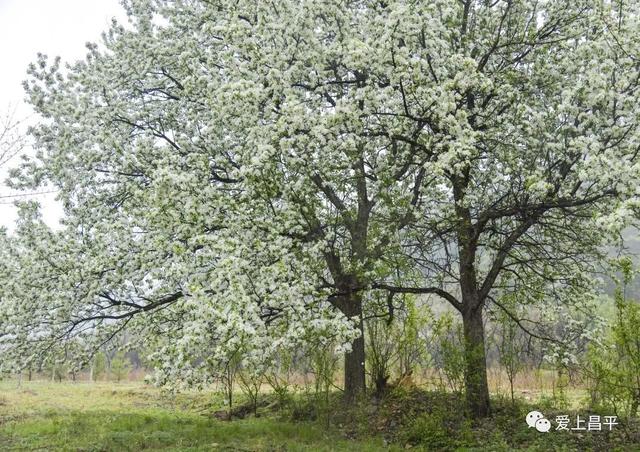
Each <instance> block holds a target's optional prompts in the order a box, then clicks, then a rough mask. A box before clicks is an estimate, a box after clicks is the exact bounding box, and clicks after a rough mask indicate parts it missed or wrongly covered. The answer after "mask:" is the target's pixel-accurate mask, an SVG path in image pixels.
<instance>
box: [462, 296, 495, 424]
mask: <svg viewBox="0 0 640 452" xmlns="http://www.w3.org/2000/svg"><path fill="white" fill-rule="evenodd" d="M462 324H463V329H464V356H465V390H466V399H467V407H468V410H469V414H470V415H471V416H472V418H474V419H477V418H483V417H487V416H488V415H489V411H490V403H489V384H488V382H487V360H486V355H485V344H484V325H483V322H482V307H481V306H479V307H477V308H476V309H468V310H466V311H465V312H464V313H463V315H462Z"/></svg>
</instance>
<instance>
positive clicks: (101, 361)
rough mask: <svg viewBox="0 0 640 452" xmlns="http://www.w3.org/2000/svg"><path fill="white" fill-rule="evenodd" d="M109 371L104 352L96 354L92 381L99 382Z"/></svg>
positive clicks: (92, 368)
mask: <svg viewBox="0 0 640 452" xmlns="http://www.w3.org/2000/svg"><path fill="white" fill-rule="evenodd" d="M106 371H107V358H106V356H105V355H104V353H102V352H98V353H96V355H95V356H94V357H93V361H92V363H91V379H92V380H93V381H99V380H100V378H102V376H104V374H105V373H106Z"/></svg>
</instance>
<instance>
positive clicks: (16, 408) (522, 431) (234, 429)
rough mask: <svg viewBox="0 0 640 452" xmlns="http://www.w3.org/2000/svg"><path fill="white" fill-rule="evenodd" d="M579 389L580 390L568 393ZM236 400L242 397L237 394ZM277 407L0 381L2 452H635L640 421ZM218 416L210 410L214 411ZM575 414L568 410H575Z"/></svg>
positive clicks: (387, 407) (508, 407)
mask: <svg viewBox="0 0 640 452" xmlns="http://www.w3.org/2000/svg"><path fill="white" fill-rule="evenodd" d="M580 398H581V395H580V394H579V393H576V394H574V395H573V397H570V399H572V401H571V402H577V401H578V400H579V399H580ZM238 399H240V402H241V399H242V398H241V396H240V395H238ZM296 400H297V401H294V402H293V403H292V406H287V407H285V408H282V407H275V404H274V396H273V394H264V396H263V403H262V405H261V408H260V410H259V414H260V415H259V416H258V417H255V416H253V415H252V414H250V415H247V416H245V417H244V418H243V419H235V418H234V419H233V420H232V421H226V420H221V419H219V417H220V410H221V409H223V404H222V402H221V398H220V396H219V395H216V394H215V393H196V392H193V393H189V392H187V393H180V394H178V395H170V394H166V393H162V392H161V391H160V390H159V389H157V388H153V387H150V386H146V385H144V384H142V383H86V382H78V383H71V382H62V383H53V382H50V381H46V382H45V381H34V382H23V383H22V384H21V385H20V386H18V384H17V382H16V381H2V382H0V451H23V450H24V451H36V450H40V451H138V450H180V451H189V450H193V451H196V450H200V451H210V450H211V451H217V450H229V451H231V450H233V451H382V450H384V451H394V450H406V449H412V450H459V451H486V450H488V451H511V450H531V451H548V450H558V451H574V450H576V451H586V450H593V451H598V452H599V451H605V450H606V451H609V450H619V451H627V450H629V451H640V434H639V433H640V431H639V430H638V424H637V422H635V421H634V422H635V423H627V424H626V425H624V426H621V428H620V429H617V430H616V431H615V432H595V433H574V432H549V433H547V434H544V433H539V432H536V431H535V429H530V428H527V426H526V424H525V422H524V416H525V415H526V413H527V412H528V411H530V410H532V409H541V410H542V411H544V413H545V414H546V415H547V416H549V419H553V416H555V415H557V414H560V413H561V412H568V413H573V414H574V415H575V414H576V413H585V411H584V410H583V409H580V408H579V407H578V408H571V407H570V405H573V403H571V402H570V403H569V404H567V406H565V408H564V409H557V408H554V405H553V403H551V402H550V401H549V400H547V401H546V402H545V400H544V399H539V400H536V401H532V402H527V401H526V400H522V399H521V400H520V401H519V402H518V403H517V404H516V405H512V404H511V403H510V402H509V401H508V400H507V399H506V398H503V397H502V398H501V397H498V398H496V399H495V400H494V403H493V405H494V413H493V415H492V417H491V418H489V419H486V420H483V421H482V422H472V421H470V420H469V419H467V418H465V416H464V414H463V412H464V408H463V406H464V404H463V402H462V399H461V397H460V396H459V395H455V394H452V393H441V392H440V393H438V392H435V391H425V390H422V389H417V388H410V389H402V388H399V389H397V390H395V391H393V392H392V393H390V394H389V395H388V396H387V397H385V398H384V399H383V400H378V401H376V400H375V399H374V400H368V401H367V402H366V403H364V404H362V405H360V406H358V407H345V406H344V405H340V406H339V407H338V406H337V405H335V404H338V403H340V402H339V395H338V394H334V395H333V401H332V402H331V403H333V404H334V405H331V404H328V405H327V406H326V407H325V408H324V411H323V410H318V409H317V408H318V407H317V405H318V403H314V402H313V401H312V400H311V401H310V400H308V399H305V398H304V397H302V396H299V397H297V399H296ZM216 415H217V416H216ZM572 417H573V416H572Z"/></svg>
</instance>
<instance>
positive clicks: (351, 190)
mask: <svg viewBox="0 0 640 452" xmlns="http://www.w3.org/2000/svg"><path fill="white" fill-rule="evenodd" d="M125 6H126V8H127V10H128V15H129V19H130V23H129V24H128V25H127V26H123V25H120V24H118V23H115V22H114V23H113V25H112V26H111V28H110V29H109V31H108V32H107V33H105V34H104V40H103V43H102V44H101V45H93V44H91V45H88V48H89V53H88V55H87V58H86V60H85V61H81V62H78V63H76V64H74V65H71V66H67V67H65V68H61V67H60V62H59V61H58V60H55V61H53V62H49V61H48V60H47V58H46V57H44V56H41V57H40V58H39V59H38V61H37V62H36V63H35V64H34V65H33V66H32V67H31V68H30V79H29V81H27V82H26V83H25V87H26V90H27V93H28V96H29V99H30V102H31V103H32V105H33V106H34V107H35V109H36V110H37V112H38V113H39V114H40V115H41V117H42V120H41V122H40V124H39V125H38V126H37V127H35V128H34V129H33V131H32V133H33V136H34V137H35V139H36V141H37V145H38V149H39V152H38V156H37V158H36V159H35V160H33V161H28V162H25V164H24V165H23V167H22V168H21V170H20V171H16V172H15V174H14V176H15V177H14V184H15V185H16V186H33V185H37V184H40V183H43V182H49V183H52V184H53V185H55V186H56V187H57V188H59V190H60V199H61V200H62V201H63V203H64V205H65V209H66V218H65V227H64V229H63V230H62V231H60V232H55V233H54V232H51V231H48V230H47V229H46V228H45V227H44V226H43V225H42V223H41V222H40V220H39V219H38V218H37V215H36V214H35V213H34V212H33V209H32V208H30V207H29V206H25V208H24V209H25V213H24V214H23V220H22V222H23V223H22V226H21V227H20V228H19V231H18V233H17V237H16V238H15V244H14V245H12V246H13V247H14V249H15V253H16V255H17V256H20V257H19V259H18V261H16V262H12V263H11V265H13V266H14V267H15V268H14V267H12V268H11V274H12V275H13V277H12V278H11V279H12V283H11V284H10V285H9V288H8V289H5V293H4V294H3V299H2V308H1V309H2V313H1V314H0V315H3V316H4V318H5V319H7V318H9V317H10V318H11V319H12V320H11V322H13V323H14V324H18V325H21V326H22V327H23V328H26V329H27V330H28V331H25V330H21V331H23V333H20V334H18V335H16V334H13V335H5V336H4V338H5V339H4V340H5V341H6V342H12V343H18V344H21V345H20V347H22V348H21V350H23V351H24V350H27V349H28V350H31V351H32V353H33V354H36V353H39V352H41V351H42V347H50V346H51V339H52V338H69V337H77V339H76V340H78V341H79V342H80V343H81V344H85V343H86V344H89V337H91V338H94V339H95V338H98V340H105V339H107V338H108V337H109V336H110V335H112V334H114V333H115V332H116V331H117V330H118V329H120V328H124V327H125V326H126V328H135V329H137V330H138V331H139V332H140V333H141V335H142V336H144V337H146V338H148V339H149V341H150V342H152V343H154V344H155V345H156V346H157V347H158V348H157V350H158V352H159V353H158V354H157V356H158V357H159V358H160V359H161V360H162V361H163V362H164V364H163V365H162V366H161V369H163V370H164V371H165V372H164V374H163V375H162V378H164V379H166V381H169V380H172V381H176V380H180V381H185V382H196V381H201V380H202V379H206V376H207V372H209V370H208V369H209V367H207V366H208V363H209V362H208V360H211V361H210V363H213V362H216V360H218V359H220V357H225V356H228V355H229V353H236V352H237V350H240V349H242V350H243V353H244V355H245V356H247V357H248V359H254V360H255V361H260V360H268V359H269V358H271V357H273V356H274V355H276V354H277V353H278V351H279V350H282V349H284V348H291V347H296V346H298V345H299V344H301V343H305V342H308V341H313V340H320V339H322V340H329V339H331V340H335V341H336V342H337V343H340V344H347V343H349V342H350V341H351V340H352V339H353V338H354V337H355V335H357V334H358V331H357V328H354V324H353V322H351V321H348V320H347V317H348V316H350V314H349V312H348V310H346V309H343V308H344V306H343V305H341V304H340V303H333V304H332V300H334V299H335V298H336V297H338V298H339V297H340V296H342V295H344V294H345V293H346V292H345V291H347V292H349V293H354V292H365V293H366V295H367V296H366V297H365V302H366V301H367V300H368V299H370V298H368V294H370V292H367V291H369V290H370V289H371V290H373V289H375V290H389V288H390V287H391V288H392V289H391V292H392V293H396V292H402V291H403V290H404V291H411V290H410V289H415V290H414V291H416V292H422V293H435V294H437V295H440V296H443V297H444V298H445V299H447V300H448V301H450V302H451V303H452V304H453V305H454V306H456V307H457V308H458V309H459V310H460V311H461V312H463V311H464V310H465V306H470V307H471V308H469V309H475V308H477V307H478V306H480V307H481V306H482V305H483V303H484V302H485V300H489V299H491V298H492V297H494V296H495V295H496V286H497V285H498V283H499V282H500V283H501V284H502V285H503V286H505V287H507V286H509V287H510V288H511V289H512V290H523V288H524V289H526V284H524V285H523V284H522V283H521V281H520V282H517V283H514V282H513V281H514V280H515V281H518V280H523V279H525V276H526V277H531V278H534V279H535V278H537V277H541V278H542V280H543V281H544V282H548V281H549V280H550V279H553V277H552V276H553V275H554V274H555V275H557V274H559V273H562V274H564V275H568V274H570V275H571V277H572V278H574V277H575V278H577V276H575V275H577V274H579V273H584V272H586V271H588V270H590V268H587V267H586V266H584V265H583V262H584V261H583V260H581V259H579V258H576V256H577V255H579V254H580V253H579V252H574V251H575V250H574V249H572V246H575V244H576V243H578V244H580V246H583V245H584V246H585V247H589V249H585V250H584V251H589V252H591V251H592V250H591V248H593V249H594V250H595V249H596V248H597V245H599V244H601V243H602V240H603V239H604V238H605V236H606V234H607V233H609V232H611V231H614V232H615V231H617V230H619V229H620V227H622V226H624V224H626V223H625V222H626V221H627V219H628V218H629V217H630V216H632V215H631V214H633V213H634V212H635V209H636V208H637V194H638V193H639V192H638V184H637V180H638V176H639V175H640V174H639V173H640V163H639V159H638V158H637V157H638V156H637V154H638V151H639V150H640V131H639V130H638V117H639V114H640V107H639V105H640V104H639V103H638V74H639V70H638V66H639V65H638V57H637V55H639V54H640V52H639V50H640V43H639V42H638V41H639V39H638V35H637V33H636V30H637V29H638V25H639V23H638V22H639V18H638V17H639V16H638V5H637V2H627V3H625V6H624V7H625V11H624V14H623V12H622V11H620V10H619V9H618V6H617V5H614V4H611V3H610V2H603V1H595V0H579V1H576V2H571V3H569V2H554V1H537V2H529V1H517V0H513V1H499V0H498V1H495V2H484V1H467V2H458V1H453V0H436V1H428V2H427V1H408V0H398V1H393V0H390V1H372V0H358V1H356V0H353V1H338V0H327V1H322V2H318V1H306V0H302V1H289V0H282V1H278V2H255V1H247V0H234V1H228V0H210V1H205V0H200V1H161V0H157V1H152V0H131V1H127V2H125ZM623 16H624V20H622V18H623ZM599 211H601V212H602V216H601V217H600V219H596V218H595V215H596V213H598V212H599ZM564 231H568V232H567V233H565V232H564ZM554 250H556V251H557V252H556V251H554ZM578 251H580V250H578ZM594 252H595V251H594ZM554 261H557V262H558V266H557V267H555V269H554V268H552V267H553V265H551V266H550V263H552V262H554ZM471 270H472V271H471ZM584 274H586V273H584ZM514 275H515V276H514ZM550 275H551V276H550ZM559 279H563V278H559ZM570 279H571V278H564V279H563V281H562V283H563V284H570V283H571V280H570ZM578 279H580V280H581V281H582V280H584V278H578ZM575 280H576V281H577V279H575ZM407 281H411V284H408V283H407ZM401 286H411V287H404V288H403V287H401ZM472 286H473V287H472ZM541 286H544V284H539V285H537V286H536V287H541ZM418 287H420V290H417V288H418ZM472 289H473V290H472ZM523 293H528V294H529V295H531V292H530V291H529V292H527V290H524V292H523ZM533 298H535V297H533ZM336 307H338V310H336V309H335V308H336ZM365 308H366V306H365ZM340 311H342V312H340ZM356 313H357V312H356ZM345 314H346V315H345ZM360 314H361V313H360ZM89 331H91V334H88V332H89ZM96 331H98V332H99V334H96ZM84 333H87V334H84ZM78 336H81V338H78ZM7 338H9V339H7ZM2 340H3V336H2V332H1V331H0V341H2ZM36 345H38V346H36Z"/></svg>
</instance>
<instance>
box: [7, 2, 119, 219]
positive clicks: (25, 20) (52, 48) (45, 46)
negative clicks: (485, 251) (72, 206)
mask: <svg viewBox="0 0 640 452" xmlns="http://www.w3.org/2000/svg"><path fill="white" fill-rule="evenodd" d="M112 17H117V18H118V19H119V20H122V21H124V13H123V10H122V7H121V6H120V1H119V0H0V58H1V59H0V114H4V113H6V111H7V109H8V108H10V107H14V108H16V109H17V111H16V116H17V118H18V119H21V118H25V117H28V116H30V113H31V112H30V110H29V108H28V106H26V105H25V104H24V101H23V99H24V92H23V90H22V81H23V80H24V79H25V78H26V68H27V65H28V64H29V63H30V62H32V61H34V60H35V58H36V54H37V53H38V52H42V53H45V54H47V55H49V56H50V57H54V56H56V55H59V56H61V57H62V60H63V61H73V60H77V59H80V58H83V56H84V54H85V53H86V52H85V50H86V49H85V43H86V42H89V41H92V42H95V41H98V40H99V39H100V33H101V32H103V31H104V30H106V29H107V28H108V26H109V23H110V22H111V18H112ZM34 119H35V118H33V117H31V118H30V120H34ZM10 164H15V159H14V161H12V162H10ZM5 177H6V169H0V181H3V180H4V179H5ZM9 194H13V193H11V192H9V190H8V189H7V188H6V187H4V184H0V196H7V195H9ZM35 198H36V199H38V200H39V201H40V203H41V204H42V206H43V212H44V215H45V219H46V220H47V222H48V223H49V224H51V225H52V226H53V225H55V224H56V223H57V219H58V218H59V216H60V208H59V206H58V205H57V204H56V202H55V200H54V196H53V195H40V196H36V197H35ZM15 217H16V216H15V207H14V206H13V205H12V203H11V202H9V200H8V199H7V198H0V226H7V227H8V228H9V229H11V228H12V225H13V222H14V221H15Z"/></svg>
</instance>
